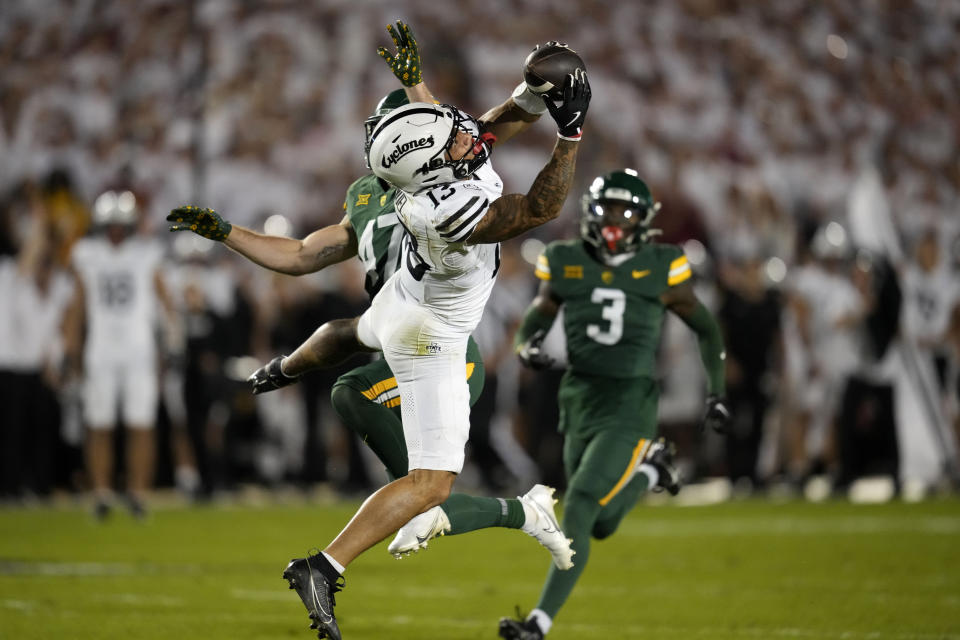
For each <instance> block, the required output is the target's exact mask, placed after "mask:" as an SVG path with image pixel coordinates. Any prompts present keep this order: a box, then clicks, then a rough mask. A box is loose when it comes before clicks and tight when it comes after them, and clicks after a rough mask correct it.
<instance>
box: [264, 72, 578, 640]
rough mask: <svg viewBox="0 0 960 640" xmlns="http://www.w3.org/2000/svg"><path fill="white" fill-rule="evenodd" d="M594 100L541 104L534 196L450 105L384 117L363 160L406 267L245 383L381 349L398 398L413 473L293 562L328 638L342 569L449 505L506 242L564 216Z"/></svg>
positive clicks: (284, 380) (279, 382) (293, 578)
mask: <svg viewBox="0 0 960 640" xmlns="http://www.w3.org/2000/svg"><path fill="white" fill-rule="evenodd" d="M590 96H591V93H590V86H589V83H588V82H587V78H586V75H585V74H583V73H581V72H579V71H578V72H577V73H576V74H575V75H570V76H568V77H567V82H566V85H565V87H564V92H563V96H562V99H561V100H559V101H558V102H553V101H550V100H547V101H546V104H547V109H548V111H549V112H550V114H551V116H552V117H553V119H554V120H555V122H556V123H557V126H558V138H559V139H558V141H557V144H556V146H555V147H554V150H553V154H552V155H551V157H550V160H549V161H548V163H547V164H546V166H545V167H544V168H543V169H542V170H541V172H540V174H539V175H538V176H537V178H536V180H535V181H534V183H533V185H532V186H531V187H530V190H529V191H528V192H527V193H526V194H508V195H501V194H502V189H503V185H502V182H501V180H500V178H499V176H497V174H496V173H495V172H494V171H493V169H492V167H491V166H490V163H489V159H490V153H491V150H492V144H491V143H492V140H491V138H490V136H489V135H488V134H485V133H484V132H482V131H481V128H480V125H479V124H478V123H477V121H476V120H474V119H473V118H471V117H470V116H468V115H467V114H465V113H464V112H462V111H460V110H459V109H457V108H456V107H452V106H449V105H436V104H428V103H412V104H409V105H406V106H404V107H400V108H398V109H395V110H394V111H392V112H391V113H390V114H388V115H387V116H385V117H384V118H383V119H382V120H381V121H380V123H379V124H378V125H377V127H376V129H375V130H374V131H373V134H372V136H371V144H370V150H369V153H368V160H369V164H370V166H371V168H372V169H373V171H374V173H375V174H376V175H377V176H378V177H380V178H382V179H383V180H386V181H387V182H389V183H391V184H393V185H394V186H396V187H397V189H398V191H397V195H396V209H397V214H398V218H399V220H400V223H401V224H402V225H403V227H404V229H405V231H406V236H405V249H404V258H403V260H404V268H402V269H401V270H400V271H398V272H396V273H395V274H394V275H393V276H392V277H391V278H390V279H389V280H388V281H387V282H386V283H385V284H384V286H383V288H382V289H381V290H380V292H379V293H378V294H377V295H376V297H375V298H374V299H373V302H372V304H371V307H370V308H369V309H368V310H367V311H366V312H365V313H364V314H363V315H362V316H360V317H359V318H352V319H346V320H336V321H332V322H328V323H326V324H324V325H323V326H321V327H320V328H319V329H318V330H317V331H316V332H315V333H314V334H313V335H312V336H311V337H310V338H309V339H308V340H307V341H306V342H304V343H303V344H302V345H301V346H300V347H298V348H297V349H296V350H295V351H294V352H293V353H292V354H290V355H289V356H279V357H277V358H274V359H273V360H271V361H270V362H269V363H268V364H267V365H266V366H264V367H262V368H261V369H259V370H258V371H257V372H256V373H254V375H253V376H251V382H252V383H253V388H254V393H263V392H266V391H271V390H273V389H277V388H280V387H282V386H286V385H288V384H292V383H294V382H296V380H297V377H298V376H300V375H302V374H303V373H306V372H307V371H310V370H313V369H317V368H323V367H328V366H332V365H335V364H337V363H339V362H341V361H343V360H344V359H345V358H346V357H348V356H350V355H352V354H353V353H355V352H357V351H361V350H367V351H374V350H379V351H382V352H383V354H384V357H385V358H386V360H387V362H388V364H389V365H390V368H391V370H392V371H393V372H394V374H395V376H396V379H397V386H398V388H399V389H400V396H401V399H402V400H401V408H402V413H403V429H404V436H405V440H406V445H407V452H408V456H409V467H410V472H409V474H408V475H406V476H404V477H402V478H399V479H397V480H395V481H393V482H391V483H390V484H388V485H386V486H385V487H383V488H381V489H380V490H379V491H377V492H376V493H374V494H373V495H372V496H370V498H368V499H367V500H366V501H365V502H364V504H363V505H362V506H361V507H360V509H359V510H358V511H357V513H356V515H355V516H354V517H353V518H352V519H351V520H350V522H349V523H348V524H347V526H346V527H345V528H344V529H343V530H342V531H341V532H340V534H339V535H338V536H337V537H336V538H335V539H334V540H333V542H331V543H330V544H329V545H328V546H327V547H326V548H325V549H324V550H323V552H321V553H318V554H316V555H312V556H310V557H309V558H306V559H295V560H293V561H291V563H290V565H289V566H288V567H287V570H286V571H285V572H284V576H285V577H287V579H288V580H290V582H291V587H296V588H297V591H298V593H301V598H303V599H304V604H305V605H306V606H307V609H308V611H309V612H310V616H311V618H313V620H314V624H313V626H314V627H315V628H317V629H318V630H319V637H321V638H323V637H330V638H335V639H339V638H340V637H341V636H340V630H339V627H338V625H337V621H336V619H335V617H334V615H333V605H334V599H333V594H334V593H336V592H337V591H339V590H340V588H341V585H342V578H341V574H342V573H343V571H344V569H345V567H346V566H347V565H348V564H349V563H350V562H351V561H353V559H354V558H356V557H357V556H358V555H360V554H361V553H363V552H364V551H365V550H367V549H369V548H370V547H372V546H373V545H375V544H376V543H378V542H380V541H381V540H383V539H384V538H386V537H387V536H389V535H390V534H392V533H394V532H395V531H397V529H399V528H400V527H401V526H402V525H404V524H405V523H407V522H408V521H409V520H410V519H411V518H413V517H414V516H416V515H417V514H421V513H423V512H424V511H427V510H428V509H430V508H432V507H434V506H436V505H438V504H440V503H441V502H443V501H444V500H445V499H446V498H447V496H448V495H449V494H450V491H451V487H452V485H453V482H454V480H455V478H456V475H457V473H459V471H460V470H461V468H462V465H463V460H464V454H463V452H464V446H465V445H466V442H467V437H468V432H469V393H468V389H467V384H466V381H465V380H464V376H463V363H464V357H465V352H466V346H467V340H468V338H469V336H470V333H471V332H472V331H473V329H474V328H475V327H476V325H477V323H478V322H479V320H480V316H481V314H482V313H483V307H484V305H485V303H486V301H487V298H488V297H489V295H490V291H491V289H492V288H493V284H494V280H495V278H496V274H497V269H498V266H499V246H498V243H499V242H500V241H502V240H507V239H509V238H513V237H515V236H517V235H519V234H521V233H523V232H524V231H527V230H529V229H532V228H534V227H537V226H539V225H541V224H543V223H545V222H548V221H550V220H552V219H554V218H555V217H556V216H557V215H558V214H559V212H560V208H561V206H562V205H563V202H564V201H565V200H566V197H567V194H568V192H569V189H570V185H571V183H572V179H573V174H574V166H575V161H576V154H577V147H578V142H579V140H580V135H581V128H582V125H583V122H584V119H585V116H586V112H587V107H588V105H589V102H590ZM304 583H306V584H304ZM304 594H306V597H305V596H304Z"/></svg>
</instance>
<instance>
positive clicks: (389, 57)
mask: <svg viewBox="0 0 960 640" xmlns="http://www.w3.org/2000/svg"><path fill="white" fill-rule="evenodd" d="M387 32H388V33H389V34H390V37H391V38H393V44H395V45H396V46H397V53H396V55H394V54H391V53H390V52H389V51H388V50H387V48H386V47H379V48H378V49H377V53H378V54H380V57H381V58H383V59H384V60H386V61H387V64H388V65H390V70H391V71H393V75H395V76H397V79H398V80H399V81H400V82H401V83H402V84H403V86H405V87H413V86H416V85H418V84H420V83H421V82H423V68H422V67H421V65H420V49H419V47H417V39H416V38H414V37H413V32H412V31H410V27H409V26H408V25H407V23H405V22H402V21H400V20H397V28H396V29H394V28H393V25H392V24H388V25H387Z"/></svg>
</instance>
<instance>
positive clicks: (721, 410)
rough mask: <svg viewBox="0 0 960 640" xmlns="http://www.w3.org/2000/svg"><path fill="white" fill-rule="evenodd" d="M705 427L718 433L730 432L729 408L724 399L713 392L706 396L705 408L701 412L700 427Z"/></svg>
mask: <svg viewBox="0 0 960 640" xmlns="http://www.w3.org/2000/svg"><path fill="white" fill-rule="evenodd" d="M707 427H710V428H711V429H713V430H714V431H716V432H717V433H720V434H727V433H730V408H729V407H728V406H727V401H726V400H725V399H723V398H721V397H720V396H718V395H715V394H711V395H709V396H707V408H706V411H704V413H703V424H702V425H701V428H702V429H705V428H707Z"/></svg>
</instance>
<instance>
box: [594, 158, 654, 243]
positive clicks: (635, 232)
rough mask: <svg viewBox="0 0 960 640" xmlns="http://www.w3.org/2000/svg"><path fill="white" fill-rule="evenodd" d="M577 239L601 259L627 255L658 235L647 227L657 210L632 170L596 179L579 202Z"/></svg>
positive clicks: (643, 184)
mask: <svg viewBox="0 0 960 640" xmlns="http://www.w3.org/2000/svg"><path fill="white" fill-rule="evenodd" d="M580 206H581V208H582V210H583V212H582V217H581V218H580V235H581V236H582V237H583V240H584V242H586V243H587V244H589V245H590V246H592V247H594V248H595V249H596V250H597V252H598V253H599V255H600V257H602V258H606V257H610V256H613V255H616V254H621V253H630V252H633V251H636V250H637V247H638V246H639V245H640V244H641V243H644V242H647V241H648V240H649V239H650V238H651V237H652V236H655V235H657V234H658V233H659V229H651V228H650V223H651V222H652V221H653V217H654V216H655V215H656V214H657V211H659V209H660V203H659V202H655V201H654V200H653V196H652V195H651V194H650V189H649V188H648V187H647V185H646V183H644V181H643V180H641V179H640V178H639V177H638V176H637V172H636V171H634V170H633V169H622V170H620V171H612V172H610V173H607V174H604V175H602V176H598V177H597V178H595V179H594V180H593V183H591V185H590V188H589V189H587V192H586V193H585V194H583V197H582V198H581V199H580Z"/></svg>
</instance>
